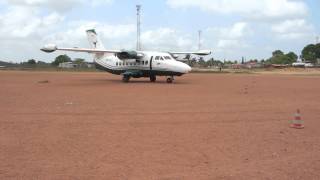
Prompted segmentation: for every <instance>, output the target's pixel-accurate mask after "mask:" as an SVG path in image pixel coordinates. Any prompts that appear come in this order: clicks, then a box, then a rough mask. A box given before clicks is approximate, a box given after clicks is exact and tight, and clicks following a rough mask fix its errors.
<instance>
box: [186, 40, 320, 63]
mask: <svg viewBox="0 0 320 180" xmlns="http://www.w3.org/2000/svg"><path fill="white" fill-rule="evenodd" d="M298 58H299V56H298V55H297V54H295V53H294V52H289V53H284V52H283V51H281V50H275V51H274V52H272V56H271V57H270V58H268V59H261V60H257V59H251V60H249V61H244V59H243V58H242V60H241V61H238V60H234V61H232V60H231V61H230V60H215V59H213V58H211V59H209V60H207V61H204V60H203V58H201V57H200V58H199V59H196V58H195V57H193V58H192V57H191V56H186V57H185V58H184V59H185V60H186V61H187V62H188V64H189V65H190V66H193V67H195V66H199V67H211V66H224V65H228V64H245V63H260V64H262V65H270V64H282V65H291V64H292V63H295V62H297V61H298ZM300 59H301V60H302V61H303V62H308V63H312V64H318V63H319V60H320V43H319V44H309V45H307V46H305V47H304V48H303V50H302V52H301V55H300Z"/></svg>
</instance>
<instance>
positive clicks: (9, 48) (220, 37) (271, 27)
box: [0, 0, 320, 62]
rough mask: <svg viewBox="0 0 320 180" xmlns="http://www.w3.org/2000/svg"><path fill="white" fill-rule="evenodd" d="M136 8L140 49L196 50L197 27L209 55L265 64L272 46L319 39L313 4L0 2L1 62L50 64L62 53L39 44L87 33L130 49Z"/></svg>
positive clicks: (295, 0)
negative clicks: (139, 9) (139, 7)
mask: <svg viewBox="0 0 320 180" xmlns="http://www.w3.org/2000/svg"><path fill="white" fill-rule="evenodd" d="M136 4H140V5H142V12H141V13H142V15H141V42H142V49H143V50H159V51H189V50H190V51H194V50H197V49H198V31H199V30H201V31H202V38H201V39H202V40H201V44H202V46H201V47H202V49H209V50H212V51H213V54H212V55H211V56H210V57H213V58H215V59H220V60H240V59H241V58H242V57H245V58H246V59H266V58H269V57H270V56H271V53H272V52H273V51H274V50H277V49H280V50H282V51H284V52H285V53H287V52H289V51H293V52H295V53H297V54H298V55H299V54H300V53H301V50H302V49H303V47H304V46H305V45H307V44H310V43H315V42H316V37H317V36H320V20H319V19H320V11H319V7H320V1H319V0H196V1H195V0H153V1H150V0H149V1H148V0H117V1H116V0H91V1H90V0H64V1H57V0H0V27H1V28H0V60H4V61H11V62H22V61H27V60H28V59H32V58H33V59H36V60H41V61H45V62H51V61H52V60H53V59H54V58H55V57H56V56H58V55H60V54H65V52H55V53H53V54H46V53H43V52H41V51H40V50H39V49H40V48H41V47H42V46H43V45H45V44H48V43H54V44H57V45H58V46H59V47H84V48H88V47H89V44H88V42H87V38H86V34H85V31H86V30H87V29H92V28H94V29H96V31H97V33H98V35H99V36H100V39H101V40H102V42H103V44H104V46H105V47H106V48H107V49H128V50H134V49H135V46H136V7H135V6H136ZM67 54H68V55H69V56H71V57H72V58H77V57H81V58H86V60H87V61H90V60H91V59H92V58H91V56H89V55H87V54H79V53H67Z"/></svg>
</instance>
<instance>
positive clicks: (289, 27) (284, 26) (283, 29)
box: [271, 19, 315, 39]
mask: <svg viewBox="0 0 320 180" xmlns="http://www.w3.org/2000/svg"><path fill="white" fill-rule="evenodd" d="M271 30H272V32H273V33H275V34H276V36H278V37H279V38H281V39H301V38H306V37H309V36H313V35H314V33H315V29H314V27H313V26H312V25H311V24H309V23H308V22H307V21H306V20H305V19H294V20H286V21H284V22H281V23H278V24H274V25H273V26H272V27H271Z"/></svg>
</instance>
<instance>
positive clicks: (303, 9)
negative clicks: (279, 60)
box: [167, 0, 308, 19]
mask: <svg viewBox="0 0 320 180" xmlns="http://www.w3.org/2000/svg"><path fill="white" fill-rule="evenodd" d="M167 4H168V5H169V6H170V7H172V8H192V7H195V8H200V9H202V10H204V11H208V12H212V13H221V14H240V15H243V16H245V17H247V18H249V19H279V18H296V17H304V16H306V15H307V14H308V8H307V5H306V4H305V3H304V2H303V1H301V0H241V1H240V0H197V1H195V0H167Z"/></svg>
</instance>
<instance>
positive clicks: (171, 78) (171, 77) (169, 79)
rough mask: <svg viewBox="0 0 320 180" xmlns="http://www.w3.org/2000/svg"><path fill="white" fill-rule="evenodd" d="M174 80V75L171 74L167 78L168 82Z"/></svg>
mask: <svg viewBox="0 0 320 180" xmlns="http://www.w3.org/2000/svg"><path fill="white" fill-rule="evenodd" d="M173 80H174V78H173V76H170V77H168V78H167V83H169V84H171V83H172V82H173Z"/></svg>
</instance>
